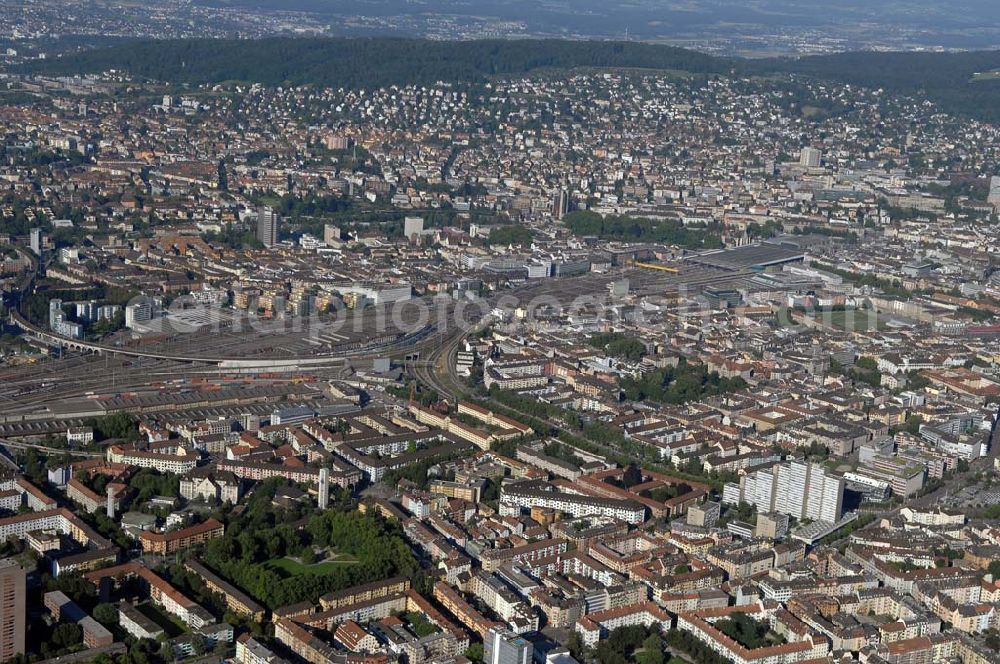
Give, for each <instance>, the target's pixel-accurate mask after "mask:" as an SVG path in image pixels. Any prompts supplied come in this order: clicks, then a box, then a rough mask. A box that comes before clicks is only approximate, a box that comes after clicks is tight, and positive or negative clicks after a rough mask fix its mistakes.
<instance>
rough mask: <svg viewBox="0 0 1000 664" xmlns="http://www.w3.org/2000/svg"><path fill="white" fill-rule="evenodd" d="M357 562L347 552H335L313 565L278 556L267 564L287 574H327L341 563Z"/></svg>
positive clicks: (350, 563) (351, 563) (266, 564)
mask: <svg viewBox="0 0 1000 664" xmlns="http://www.w3.org/2000/svg"><path fill="white" fill-rule="evenodd" d="M357 562H358V561H357V559H356V558H355V557H354V556H351V555H348V554H346V553H334V554H331V555H330V556H329V557H327V559H326V560H320V561H318V562H315V563H312V564H311V565H304V564H302V563H301V562H299V561H298V560H295V559H294V558H276V559H274V560H269V561H267V562H266V563H265V566H266V567H269V568H270V569H273V570H275V571H278V572H281V573H282V574H284V575H286V576H299V575H300V574H325V573H327V572H330V571H332V570H334V569H336V568H338V567H340V566H341V565H353V564H355V563H357Z"/></svg>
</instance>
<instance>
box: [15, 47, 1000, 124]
mask: <svg viewBox="0 0 1000 664" xmlns="http://www.w3.org/2000/svg"><path fill="white" fill-rule="evenodd" d="M594 67H596V68H634V69H653V70H664V69H666V70H679V71H685V72H689V73H694V74H728V73H735V74H738V75H753V74H761V75H766V74H776V73H797V74H802V75H807V76H812V77H816V78H822V79H826V80H830V81H836V82H841V83H853V84H858V85H864V86H868V87H875V88H883V89H885V90H887V91H889V92H897V93H903V94H912V95H917V96H925V97H926V98H928V99H930V100H931V101H934V102H936V103H937V104H939V105H940V106H941V107H942V109H944V110H946V111H949V112H953V113H959V114H964V115H969V116H973V117H977V118H980V119H983V120H988V121H991V122H1000V51H976V52H965V53H875V52H856V53H842V54H837V55H824V56H812V57H805V58H775V59H768V60H741V59H730V58H719V57H714V56H711V55H706V54H703V53H698V52H695V51H690V50H686V49H681V48H675V47H671V46H664V45H657V44H644V43H637V42H609V41H565V40H551V39H550V40H486V41H460V42H441V41H428V40H421V39H395V38H367V39H346V38H344V39H329V38H324V39H319V38H301V39H296V38H268V39H260V40H252V41H250V40H213V39H192V40H170V41H141V42H129V43H123V44H118V45H115V46H111V47H108V48H101V49H95V50H92V51H87V52H83V53H79V54H75V55H72V56H68V57H65V58H54V59H51V60H44V61H37V62H34V63H31V64H29V65H26V66H25V67H23V68H22V70H21V71H24V72H28V73H47V74H77V73H92V72H100V71H105V70H107V69H124V70H126V71H128V72H130V73H131V74H132V75H134V76H139V77H144V78H148V79H153V80H159V81H169V82H173V83H188V84H204V83H219V82H223V81H243V82H253V83H262V84H264V85H289V84H290V85H301V84H316V85H324V86H332V87H349V88H373V87H383V86H387V85H393V84H409V83H412V84H418V85H424V84H429V83H433V82H435V81H439V80H441V81H449V82H455V83H475V82H480V81H483V80H485V79H486V78H487V77H489V76H495V75H500V76H510V75H514V76H517V75H522V74H527V73H530V72H534V71H538V70H541V69H555V70H558V69H571V68H594ZM991 72H997V73H991Z"/></svg>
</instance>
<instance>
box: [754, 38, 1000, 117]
mask: <svg viewBox="0 0 1000 664" xmlns="http://www.w3.org/2000/svg"><path fill="white" fill-rule="evenodd" d="M747 64H750V65H751V66H752V67H753V68H754V69H756V70H758V71H761V72H767V71H775V72H788V73H797V74H803V75H807V76H812V77H815V78H821V79H827V80H832V81H838V82H840V83H850V84H854V85H861V86H865V87H870V88H882V89H884V90H886V91H889V92H894V93H902V94H907V95H915V96H923V97H926V98H927V99H930V100H931V101H933V102H935V103H936V104H938V105H939V106H940V107H941V109H942V110H945V111H948V112H950V113H957V114H959V115H968V116H971V117H975V118H979V119H981V120H986V121H989V122H995V123H1000V51H967V52H959V53H876V52H870V51H861V52H853V53H837V54H834V55H821V56H812V57H807V58H797V59H790V58H775V59H769V60H757V61H751V62H748V63H747Z"/></svg>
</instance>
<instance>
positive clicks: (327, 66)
mask: <svg viewBox="0 0 1000 664" xmlns="http://www.w3.org/2000/svg"><path fill="white" fill-rule="evenodd" d="M729 66H731V62H730V61H727V60H723V59H720V58H714V57H712V56H709V55H705V54H703V53H697V52H695V51H689V50H685V49H681V48H674V47H670V46H658V45H652V44H641V43H634V42H628V43H622V42H582V41H562V40H514V41H509V40H488V41H462V42H441V41H427V40H421V39H392V38H368V39H315V38H302V39H295V38H269V39H260V40H253V41H248V40H231V39H193V40H169V41H142V42H130V43H126V44H119V45H116V46H113V47H110V48H103V49H97V50H93V51H87V52H83V53H80V54H77V55H73V56H71V57H66V58H61V59H54V60H49V61H39V62H36V63H32V64H31V65H29V66H27V67H26V68H25V71H28V72H42V73H48V74H76V73H89V72H100V71H105V70H107V69H125V70H127V71H128V72H130V73H131V74H132V75H133V76H139V77H144V78H149V79H154V80H159V81H171V82H176V83H191V84H202V83H217V82H221V81H246V82H254V83H262V84H265V85H281V84H291V85H300V84H317V85H324V86H332V87H366V88H372V87H382V86H386V85H393V84H407V83H414V84H427V83H433V82H435V81H439V80H440V81H449V82H476V81H481V80H484V79H485V78H486V77H488V76H493V75H519V74H525V73H529V72H532V71H535V70H538V69H543V68H555V69H568V68H574V67H637V68H644V69H673V70H683V71H686V72H695V73H722V72H725V71H726V70H727V69H728V67H729Z"/></svg>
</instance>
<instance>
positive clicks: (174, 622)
mask: <svg viewBox="0 0 1000 664" xmlns="http://www.w3.org/2000/svg"><path fill="white" fill-rule="evenodd" d="M135 608H136V609H137V610H138V611H139V613H141V614H143V615H144V616H146V617H147V618H149V619H150V620H152V621H153V622H154V623H156V624H157V625H159V626H160V627H161V628H163V631H164V632H166V634H167V636H168V637H170V638H174V637H175V636H180V635H181V634H184V633H185V632H187V626H186V625H185V624H184V623H183V622H181V619H180V618H177V617H176V616H172V615H170V614H169V613H167V612H166V611H164V610H162V609H161V608H160V607H158V606H156V605H154V604H152V603H151V602H145V603H143V604H138V605H136V607H135Z"/></svg>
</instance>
